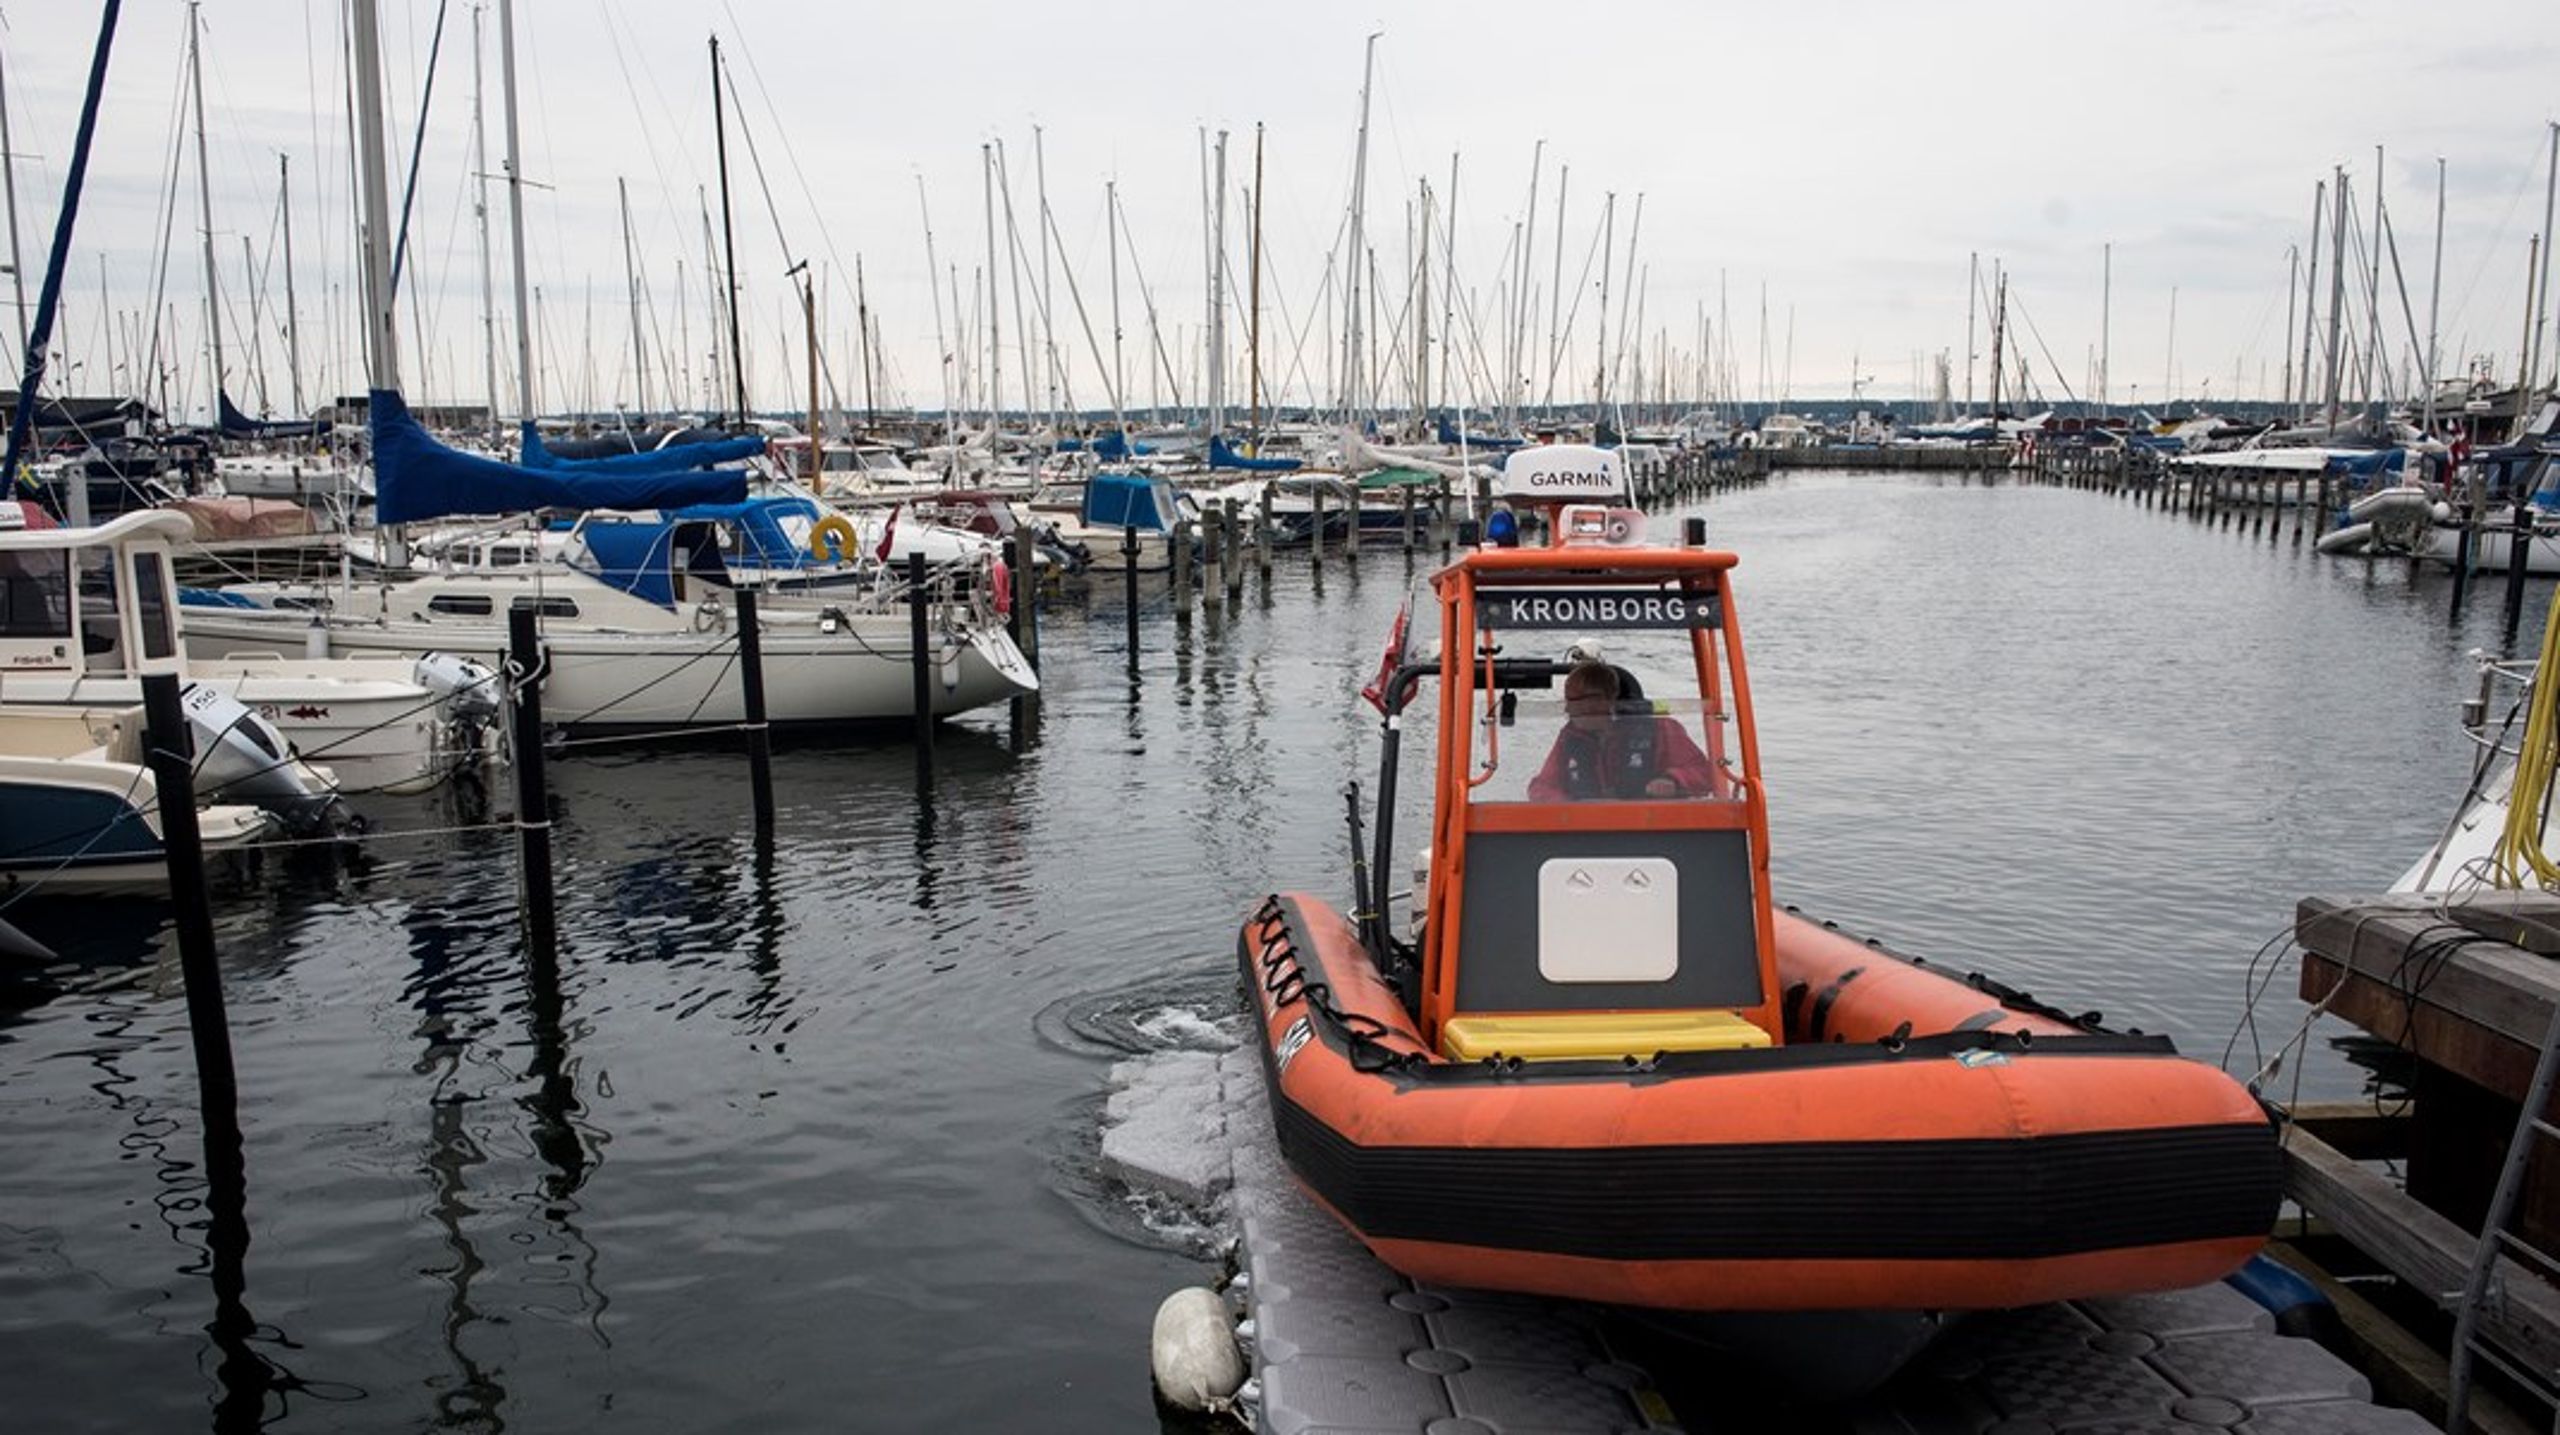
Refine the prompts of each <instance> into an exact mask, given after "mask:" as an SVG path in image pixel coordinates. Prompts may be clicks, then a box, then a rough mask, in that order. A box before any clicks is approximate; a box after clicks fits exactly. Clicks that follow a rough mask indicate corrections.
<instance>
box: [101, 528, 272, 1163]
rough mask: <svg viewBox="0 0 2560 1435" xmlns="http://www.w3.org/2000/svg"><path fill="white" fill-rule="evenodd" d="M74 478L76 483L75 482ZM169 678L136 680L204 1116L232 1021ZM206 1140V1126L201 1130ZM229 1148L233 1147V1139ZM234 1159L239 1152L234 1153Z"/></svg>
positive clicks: (220, 1090) (227, 1062)
mask: <svg viewBox="0 0 2560 1435" xmlns="http://www.w3.org/2000/svg"><path fill="white" fill-rule="evenodd" d="M75 481H77V480H75ZM178 685H179V679H178V675H177V674H175V673H153V674H150V675H149V676H147V677H145V678H144V679H143V680H142V711H143V726H144V741H145V743H146V744H148V746H149V747H150V750H151V752H150V766H151V781H152V784H153V786H155V787H156V788H158V789H159V814H158V815H159V818H160V849H161V852H162V853H163V855H164V856H166V858H167V859H168V864H169V901H170V904H171V905H172V906H173V907H175V908H176V917H177V926H178V970H179V971H180V972H181V973H182V974H183V975H184V976H185V977H186V983H187V1035H188V1036H189V1038H190V1039H191V1040H192V1041H193V1043H194V1045H195V1057H196V1080H197V1084H198V1088H199V1092H200V1095H201V1099H202V1101H203V1103H204V1105H205V1108H206V1110H207V1111H208V1112H211V1111H213V1110H214V1109H215V1108H216V1107H217V1106H218V1107H219V1108H220V1110H222V1111H225V1112H232V1111H236V1110H237V1109H238V1100H239V1084H238V1080H237V1078H236V1077H235V1076H234V1075H233V1072H232V1066H231V1023H230V1020H229V1018H228V1017H227V1015H226V1014H225V1013H224V1011H223V1004H222V967H221V963H220V962H219V960H218V959H217V957H216V954H215V952H214V949H213V907H212V904H211V902H210V900H209V899H208V898H207V897H206V895H205V882H204V835H203V832H202V831H201V830H200V829H199V828H198V826H197V825H196V788H195V743H194V741H193V740H192V739H191V738H189V737H188V735H187V718H186V713H185V711H184V710H183V709H182V707H181V705H180V701H179V695H178ZM207 1131H208V1139H210V1133H211V1128H210V1127H208V1128H207ZM234 1139H235V1143H236V1139H237V1138H236V1137H235V1138H234ZM234 1155H235V1159H236V1156H237V1148H236V1144H235V1148H234Z"/></svg>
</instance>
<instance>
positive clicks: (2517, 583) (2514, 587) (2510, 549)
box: [2506, 498, 2533, 652]
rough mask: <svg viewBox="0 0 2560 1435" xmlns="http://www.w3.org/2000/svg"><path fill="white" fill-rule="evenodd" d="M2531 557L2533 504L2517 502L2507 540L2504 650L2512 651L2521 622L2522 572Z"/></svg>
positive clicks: (2522, 615)
mask: <svg viewBox="0 0 2560 1435" xmlns="http://www.w3.org/2000/svg"><path fill="white" fill-rule="evenodd" d="M2532 558H2533V504H2532V503H2530V502H2529V501H2527V500H2525V499H2523V498H2518V499H2517V500H2516V511H2515V525H2514V532H2513V534H2512V536H2510V537H2509V538H2508V540H2507V622H2506V627H2507V650H2508V651H2509V652H2513V651H2515V646H2516V626H2517V625H2518V624H2519V623H2522V622H2523V621H2524V570H2525V565H2526V564H2527V563H2529V562H2531V561H2532Z"/></svg>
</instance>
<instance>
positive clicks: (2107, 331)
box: [2098, 242, 2293, 413]
mask: <svg viewBox="0 0 2560 1435" xmlns="http://www.w3.org/2000/svg"><path fill="white" fill-rule="evenodd" d="M2292 291H2293V281H2292V280H2290V279H2287V280H2286V281H2285V292H2286V293H2287V294H2288V295H2289V294H2291V293H2292ZM2115 317H2116V247H2115V245H2114V244H2113V243H2112V242H2110V243H2108V244H2104V245H2101V246H2100V247H2099V249H2098V411H2099V412H2100V413H2104V412H2106V409H2107V363H2108V360H2110V359H2112V358H2113V357H2114V356H2115V354H2114V331H2115ZM2284 328H2285V332H2286V333H2288V334H2290V333H2292V332H2293V320H2292V318H2291V316H2290V313H2288V315H2287V317H2286V319H2285V326H2284Z"/></svg>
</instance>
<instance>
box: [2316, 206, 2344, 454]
mask: <svg viewBox="0 0 2560 1435" xmlns="http://www.w3.org/2000/svg"><path fill="white" fill-rule="evenodd" d="M2330 177H2331V178H2332V179H2333V180H2335V181H2336V184H2335V186H2334V188H2335V189H2336V194H2335V195H2334V196H2333V198H2332V200H2331V209H2332V211H2333V212H2332V213H2331V215H2330V217H2329V230H2330V233H2329V382H2328V386H2327V388H2326V389H2325V390H2324V392H2323V395H2322V401H2323V402H2324V403H2325V404H2326V405H2327V408H2328V412H2327V413H2326V414H2324V415H2323V416H2322V421H2323V422H2324V423H2325V424H2326V425H2327V426H2328V433H2329V434H2330V435H2331V436H2332V437H2334V436H2335V435H2336V434H2337V432H2338V379H2339V375H2338V365H2339V362H2340V361H2341V360H2342V359H2344V358H2345V357H2346V356H2345V355H2344V354H2343V353H2341V352H2340V350H2339V345H2338V325H2339V323H2340V321H2341V320H2343V319H2344V318H2345V316H2346V307H2347V172H2346V170H2345V169H2343V168H2340V169H2337V170H2335V171H2333V172H2332V173H2331V176H2330Z"/></svg>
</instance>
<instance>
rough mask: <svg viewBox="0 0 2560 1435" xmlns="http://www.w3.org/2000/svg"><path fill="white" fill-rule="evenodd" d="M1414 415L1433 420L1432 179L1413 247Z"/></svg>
mask: <svg viewBox="0 0 2560 1435" xmlns="http://www.w3.org/2000/svg"><path fill="white" fill-rule="evenodd" d="M1414 250H1415V253H1414V271H1413V284H1414V295H1415V298H1414V306H1413V318H1414V324H1415V326H1416V327H1415V329H1414V336H1413V365H1414V368H1413V416H1414V421H1415V422H1416V423H1424V424H1427V423H1429V422H1430V421H1431V181H1429V180H1427V179H1426V180H1424V181H1422V242H1421V243H1420V244H1417V245H1415V246H1414Z"/></svg>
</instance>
